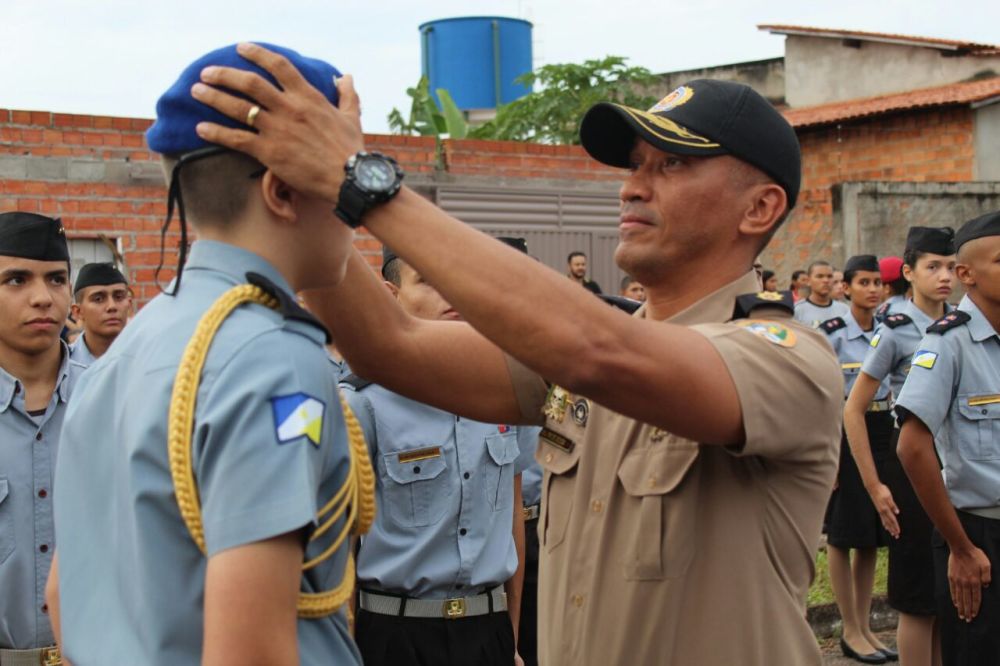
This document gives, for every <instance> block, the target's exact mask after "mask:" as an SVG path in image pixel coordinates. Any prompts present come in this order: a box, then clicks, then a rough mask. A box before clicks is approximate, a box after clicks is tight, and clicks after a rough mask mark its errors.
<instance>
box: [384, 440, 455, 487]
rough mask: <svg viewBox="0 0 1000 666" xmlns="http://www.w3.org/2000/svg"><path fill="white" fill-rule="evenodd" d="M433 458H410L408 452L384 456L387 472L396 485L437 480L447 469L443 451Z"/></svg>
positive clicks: (438, 451) (397, 452)
mask: <svg viewBox="0 0 1000 666" xmlns="http://www.w3.org/2000/svg"><path fill="white" fill-rule="evenodd" d="M435 448H437V453H436V454H435V455H434V456H432V457H421V456H410V455H408V453H411V452H407V451H396V452H393V453H386V454H383V456H382V459H383V461H384V462H385V471H386V473H387V474H388V475H389V478H390V479H392V480H393V481H395V482H396V483H413V482H414V481H428V480H430V479H434V478H437V477H438V476H440V475H441V472H443V471H444V470H445V469H446V468H447V467H448V463H447V462H445V459H444V456H442V455H441V449H440V448H438V447H435Z"/></svg>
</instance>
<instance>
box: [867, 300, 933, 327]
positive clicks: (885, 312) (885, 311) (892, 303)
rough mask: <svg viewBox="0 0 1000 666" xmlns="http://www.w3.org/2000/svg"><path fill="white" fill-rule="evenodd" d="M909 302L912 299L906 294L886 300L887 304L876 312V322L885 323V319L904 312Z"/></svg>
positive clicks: (879, 307)
mask: <svg viewBox="0 0 1000 666" xmlns="http://www.w3.org/2000/svg"><path fill="white" fill-rule="evenodd" d="M909 302H910V299H908V298H907V297H906V294H896V295H895V296H890V297H889V298H887V299H886V300H885V303H883V304H882V305H880V306H878V310H876V311H875V321H878V322H881V321H885V318H886V317H888V316H889V315H891V314H893V313H895V312H902V311H903V308H905V307H906V304H907V303H909ZM932 323H933V322H932Z"/></svg>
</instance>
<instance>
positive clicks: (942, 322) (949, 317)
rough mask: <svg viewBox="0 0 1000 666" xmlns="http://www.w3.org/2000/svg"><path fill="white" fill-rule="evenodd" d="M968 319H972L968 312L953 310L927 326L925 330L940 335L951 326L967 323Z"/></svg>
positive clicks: (951, 327) (955, 326)
mask: <svg viewBox="0 0 1000 666" xmlns="http://www.w3.org/2000/svg"><path fill="white" fill-rule="evenodd" d="M970 319H972V316H971V315H970V314H969V313H968V312H964V311H962V310H953V311H951V312H949V313H948V314H946V315H945V316H943V317H941V318H940V319H938V320H937V321H936V322H934V323H933V324H931V325H930V326H928V327H927V332H928V333H937V334H938V335H942V334H944V333H946V332H948V331H950V330H951V329H953V328H958V327H959V326H964V325H965V324H968V323H969V320H970Z"/></svg>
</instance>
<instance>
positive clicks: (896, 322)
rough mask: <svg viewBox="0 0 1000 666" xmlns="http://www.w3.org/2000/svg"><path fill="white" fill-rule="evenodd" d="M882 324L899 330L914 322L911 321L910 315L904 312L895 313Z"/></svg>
mask: <svg viewBox="0 0 1000 666" xmlns="http://www.w3.org/2000/svg"><path fill="white" fill-rule="evenodd" d="M882 323H883V324H885V325H886V326H888V327H889V328H898V327H900V326H902V325H903V324H912V323H913V320H912V319H910V316H909V315H905V314H903V313H902V312H893V313H892V314H891V315H889V316H888V317H886V318H885V319H883V320H882Z"/></svg>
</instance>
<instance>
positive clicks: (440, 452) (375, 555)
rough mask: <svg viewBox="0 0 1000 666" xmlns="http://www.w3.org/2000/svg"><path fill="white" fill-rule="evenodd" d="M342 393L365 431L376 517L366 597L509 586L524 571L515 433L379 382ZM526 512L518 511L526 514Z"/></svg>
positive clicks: (361, 572)
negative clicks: (516, 519)
mask: <svg viewBox="0 0 1000 666" xmlns="http://www.w3.org/2000/svg"><path fill="white" fill-rule="evenodd" d="M342 388H343V389H344V395H345V397H346V398H347V401H348V403H349V404H350V406H351V408H352V409H353V410H354V413H355V415H356V416H357V417H358V421H359V422H360V423H361V427H362V429H363V430H364V433H365V440H366V441H367V442H368V448H369V450H370V453H371V456H372V467H373V468H374V469H375V476H376V491H375V492H376V497H377V501H378V514H377V515H376V517H375V524H374V525H373V526H372V528H371V531H370V532H369V533H368V534H366V535H365V536H364V537H362V539H361V548H360V551H359V552H358V585H359V586H360V587H361V588H362V589H368V590H372V591H381V592H388V593H391V594H399V595H405V596H408V597H413V598H422V599H447V598H451V597H456V596H468V595H470V594H477V593H479V592H482V591H483V589H484V588H490V587H495V586H497V585H501V584H503V583H505V582H506V581H507V580H508V579H509V578H510V577H511V576H512V575H514V572H515V571H516V570H517V551H516V549H515V546H514V538H513V535H512V529H513V511H514V475H515V474H519V473H520V472H521V471H522V469H521V468H520V467H519V466H518V463H519V461H521V464H525V463H526V461H527V456H522V455H521V453H522V451H521V448H520V447H521V446H522V445H524V446H530V449H531V452H532V453H533V452H534V448H535V446H536V445H537V439H535V440H534V442H532V443H531V444H530V445H528V444H527V442H528V441H530V440H531V438H530V437H528V438H522V439H521V442H520V443H519V438H518V433H517V428H515V427H511V426H506V425H496V424H487V423H480V422H478V421H473V420H470V419H465V418H461V417H458V416H455V415H454V414H449V413H448V412H444V411H441V410H440V409H436V408H434V407H430V406H428V405H424V404H421V403H419V402H416V401H414V400H410V399H408V398H404V397H403V396H401V395H398V394H396V393H393V392H392V391H389V390H388V389H385V388H383V387H381V386H378V385H377V384H370V385H368V386H366V387H364V388H362V389H360V390H355V388H354V387H353V386H350V385H349V384H343V385H342ZM518 508H519V509H520V507H518Z"/></svg>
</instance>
